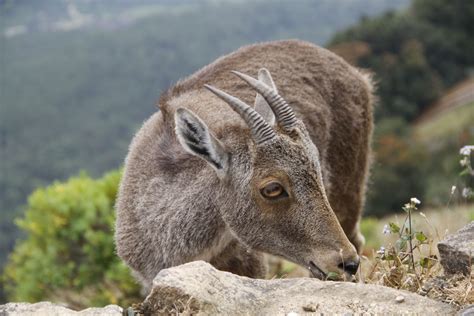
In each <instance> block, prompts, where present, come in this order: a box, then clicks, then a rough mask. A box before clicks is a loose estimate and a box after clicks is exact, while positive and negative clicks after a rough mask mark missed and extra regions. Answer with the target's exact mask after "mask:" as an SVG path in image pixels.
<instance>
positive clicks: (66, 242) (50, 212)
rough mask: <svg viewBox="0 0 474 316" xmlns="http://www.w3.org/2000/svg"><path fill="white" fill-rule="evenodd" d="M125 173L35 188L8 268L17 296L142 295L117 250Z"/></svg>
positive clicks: (80, 302) (112, 299)
mask: <svg viewBox="0 0 474 316" xmlns="http://www.w3.org/2000/svg"><path fill="white" fill-rule="evenodd" d="M119 179H120V172H118V171H115V172H111V173H108V174H106V175H105V176H104V177H103V178H101V179H98V180H93V179H91V178H89V177H88V176H87V175H85V174H81V175H79V176H77V177H73V178H71V179H69V180H68V181H66V182H62V183H61V182H56V183H54V184H52V185H50V186H48V187H46V188H42V189H38V190H36V191H35V192H33V193H32V194H31V196H30V197H29V199H28V208H27V210H26V212H25V216H24V218H22V219H20V220H18V221H17V224H18V226H19V227H20V228H21V229H22V230H23V231H24V233H25V234H26V239H25V240H23V241H20V242H19V244H18V245H17V246H16V247H15V250H14V252H13V253H12V254H11V257H10V260H9V263H8V265H7V267H6V270H5V279H6V285H7V286H6V289H7V292H8V294H9V298H10V299H11V300H13V301H30V302H34V301H38V300H45V299H48V300H55V301H67V302H68V303H69V304H71V305H72V306H75V307H84V306H87V305H89V304H91V305H106V304H110V303H122V304H123V303H127V302H129V300H133V299H134V298H136V297H137V296H138V292H139V287H138V285H137V284H136V283H135V282H134V281H133V279H132V277H131V276H130V273H129V271H128V270H127V268H126V267H125V265H124V264H123V263H122V262H121V261H120V260H119V258H118V257H117V256H116V254H115V247H114V241H113V226H114V218H115V216H114V209H113V206H114V201H115V196H116V194H117V187H118V182H119ZM73 293H75V294H73Z"/></svg>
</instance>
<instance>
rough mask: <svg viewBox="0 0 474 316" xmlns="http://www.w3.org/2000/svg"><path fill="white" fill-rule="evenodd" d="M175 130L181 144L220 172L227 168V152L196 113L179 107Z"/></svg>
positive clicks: (176, 114)
mask: <svg viewBox="0 0 474 316" xmlns="http://www.w3.org/2000/svg"><path fill="white" fill-rule="evenodd" d="M174 118H175V130H176V135H177V137H178V140H179V142H180V143H181V146H183V148H184V149H185V150H186V151H188V152H189V153H191V154H193V155H195V156H198V157H200V158H202V159H204V160H206V161H207V162H208V163H209V164H210V165H211V166H212V167H213V168H214V169H215V170H216V171H217V172H218V173H221V172H224V171H225V170H226V169H227V153H226V152H225V150H224V148H223V146H222V144H221V143H220V142H219V140H218V139H217V138H215V137H214V135H212V134H211V133H210V132H209V129H208V127H207V125H206V124H205V123H204V122H203V121H202V120H201V119H200V118H199V117H197V116H196V115H195V114H194V113H192V112H191V111H189V110H186V109H183V108H179V109H178V110H176V113H175V117H174Z"/></svg>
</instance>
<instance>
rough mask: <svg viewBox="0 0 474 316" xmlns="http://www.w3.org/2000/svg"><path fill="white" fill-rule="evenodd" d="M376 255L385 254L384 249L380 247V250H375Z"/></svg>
mask: <svg viewBox="0 0 474 316" xmlns="http://www.w3.org/2000/svg"><path fill="white" fill-rule="evenodd" d="M377 254H379V255H384V254H385V247H384V246H382V247H380V249H379V250H377Z"/></svg>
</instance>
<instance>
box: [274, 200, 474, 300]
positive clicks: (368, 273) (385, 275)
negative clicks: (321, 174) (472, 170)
mask: <svg viewBox="0 0 474 316" xmlns="http://www.w3.org/2000/svg"><path fill="white" fill-rule="evenodd" d="M404 215H405V214H404V213H403V212H401V213H400V214H399V215H393V216H390V217H387V218H384V219H381V220H374V219H370V220H366V221H369V222H370V225H365V230H367V231H365V232H364V233H365V235H366V236H370V239H369V240H367V244H368V245H369V247H366V249H365V250H364V253H363V259H362V261H361V268H360V269H359V273H358V275H357V279H358V282H362V283H368V284H378V285H383V286H388V287H393V288H397V289H403V290H408V291H411V292H416V293H418V294H420V295H423V296H427V297H430V298H433V299H436V300H439V301H443V302H446V303H449V304H453V305H455V306H458V307H461V306H466V305H469V304H474V291H473V281H474V274H471V275H470V276H462V275H456V276H444V275H443V269H442V267H441V265H440V263H439V261H438V251H437V247H436V245H437V243H438V241H440V240H442V239H443V238H444V237H445V236H446V235H447V234H450V233H453V232H455V231H457V230H458V229H459V228H461V227H463V226H464V225H466V224H467V223H469V222H470V221H471V220H473V217H474V206H472V205H471V206H461V207H453V208H445V209H442V210H440V209H438V210H433V209H432V210H429V209H428V210H422V211H421V212H418V211H416V212H414V213H413V214H412V215H413V216H412V225H413V227H414V229H415V230H416V231H422V232H423V233H424V234H425V235H426V236H427V237H428V239H427V241H426V242H425V243H423V244H422V245H420V246H418V247H416V248H415V250H414V251H413V253H414V259H415V260H414V261H415V262H416V263H417V264H416V268H415V270H413V266H412V264H407V260H406V259H407V258H406V256H407V255H408V254H407V253H406V252H397V251H396V250H395V249H396V247H395V245H396V242H397V240H398V239H399V236H398V235H396V234H386V235H384V234H383V228H384V225H385V224H388V223H389V222H394V223H397V224H398V225H399V226H400V227H401V226H402V225H403V221H404V219H405V216H404ZM363 226H364V225H363ZM368 230H370V231H368ZM380 246H384V247H385V249H386V251H385V254H386V256H385V260H383V259H382V258H383V257H382V256H381V255H379V254H377V249H378V248H379V247H380ZM390 252H391V253H390ZM389 255H391V256H389ZM387 257H389V258H392V260H386V258H387ZM422 258H428V259H425V260H426V261H425V264H424V266H421V265H420V264H419V263H420V259H422ZM269 265H270V273H269V277H270V278H274V277H301V276H308V275H309V274H308V272H307V271H306V269H303V268H301V267H299V266H297V265H295V264H292V263H289V262H287V261H285V260H283V259H279V258H275V257H272V256H269Z"/></svg>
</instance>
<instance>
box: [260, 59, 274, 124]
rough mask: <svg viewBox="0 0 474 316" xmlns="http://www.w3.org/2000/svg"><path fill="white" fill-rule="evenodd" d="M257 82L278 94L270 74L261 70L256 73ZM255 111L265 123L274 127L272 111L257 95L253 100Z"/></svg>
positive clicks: (265, 70)
mask: <svg viewBox="0 0 474 316" xmlns="http://www.w3.org/2000/svg"><path fill="white" fill-rule="evenodd" d="M258 80H260V81H261V82H263V83H264V84H266V85H267V86H269V87H270V88H272V89H273V90H275V92H276V93H278V90H277V87H276V85H275V82H273V79H272V75H271V74H270V72H269V71H268V70H267V69H265V68H261V69H260V70H259V71H258ZM254 108H255V111H257V112H258V113H259V114H260V115H261V116H262V117H263V118H264V119H265V121H267V122H268V124H270V125H272V126H273V125H275V114H273V111H272V109H271V108H270V106H269V105H268V103H267V101H265V99H264V98H263V97H262V96H261V95H260V94H259V93H257V97H256V98H255V106H254Z"/></svg>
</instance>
